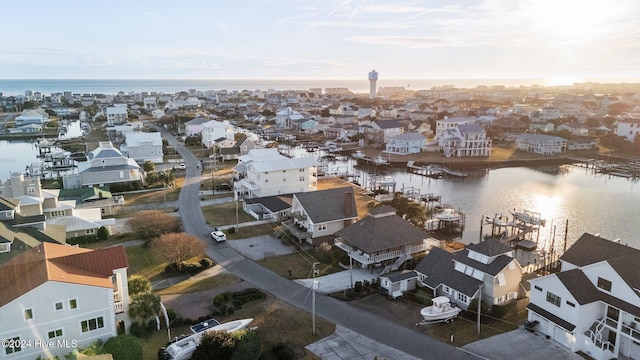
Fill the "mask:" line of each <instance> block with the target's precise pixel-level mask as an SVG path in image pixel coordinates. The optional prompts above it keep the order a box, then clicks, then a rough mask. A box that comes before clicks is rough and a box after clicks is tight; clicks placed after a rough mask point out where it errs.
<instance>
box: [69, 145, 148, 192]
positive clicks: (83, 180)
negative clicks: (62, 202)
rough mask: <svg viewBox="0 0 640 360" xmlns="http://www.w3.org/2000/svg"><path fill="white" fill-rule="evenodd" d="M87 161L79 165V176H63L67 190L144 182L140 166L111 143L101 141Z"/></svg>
mask: <svg viewBox="0 0 640 360" xmlns="http://www.w3.org/2000/svg"><path fill="white" fill-rule="evenodd" d="M87 160H88V161H83V162H79V163H78V173H77V174H68V175H63V185H64V188H65V189H79V188H82V187H88V186H104V185H106V184H119V183H132V182H137V183H143V181H144V178H143V175H142V171H141V170H140V165H138V163H137V162H136V161H135V160H134V159H129V158H127V157H125V156H124V155H123V154H122V152H120V150H118V149H117V148H116V147H114V146H113V144H112V143H111V142H110V141H101V142H100V143H99V146H98V147H97V148H96V149H94V150H93V151H91V152H90V153H89V154H88V156H87Z"/></svg>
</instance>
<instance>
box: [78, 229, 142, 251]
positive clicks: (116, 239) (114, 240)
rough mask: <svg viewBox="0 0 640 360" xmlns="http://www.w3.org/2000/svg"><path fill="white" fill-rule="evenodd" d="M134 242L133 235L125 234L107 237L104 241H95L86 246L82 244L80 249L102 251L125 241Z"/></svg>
mask: <svg viewBox="0 0 640 360" xmlns="http://www.w3.org/2000/svg"><path fill="white" fill-rule="evenodd" d="M131 240H136V237H135V235H134V234H133V233H130V232H127V233H122V234H118V235H112V236H109V238H107V239H105V240H100V241H95V242H92V243H88V244H82V247H84V248H87V249H94V250H95V249H102V248H106V247H109V246H113V245H117V244H120V243H123V242H126V241H131Z"/></svg>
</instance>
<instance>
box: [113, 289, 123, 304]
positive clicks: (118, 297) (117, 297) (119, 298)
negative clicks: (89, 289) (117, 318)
mask: <svg viewBox="0 0 640 360" xmlns="http://www.w3.org/2000/svg"><path fill="white" fill-rule="evenodd" d="M113 302H114V303H116V302H122V296H121V294H120V291H114V292H113Z"/></svg>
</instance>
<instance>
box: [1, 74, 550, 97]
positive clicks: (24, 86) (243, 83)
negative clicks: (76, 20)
mask: <svg viewBox="0 0 640 360" xmlns="http://www.w3.org/2000/svg"><path fill="white" fill-rule="evenodd" d="M544 83H545V80H543V79H379V80H378V81H377V83H376V86H377V87H378V88H380V87H405V88H407V89H409V90H426V89H430V88H432V87H434V86H443V85H454V86H456V87H459V88H473V87H476V86H479V85H486V86H492V85H504V86H508V87H512V86H531V85H534V84H540V85H544ZM312 88H321V89H326V88H348V89H349V90H351V91H352V92H355V93H368V92H369V80H367V79H366V78H364V79H362V80H356V79H350V80H338V79H327V80H264V79H262V80H255V79H254V80H170V79H166V80H135V79H134V80H131V79H127V80H104V79H16V80H14V79H11V80H7V79H4V80H2V79H0V92H1V93H3V95H4V96H15V95H24V93H25V91H26V90H31V91H33V92H41V93H43V94H45V95H49V94H51V93H62V92H65V91H71V92H72V93H80V94H85V93H88V94H117V93H118V92H120V91H122V92H124V93H130V92H135V93H140V92H143V91H146V92H157V93H169V94H173V93H176V92H180V91H188V90H189V89H195V90H197V91H207V90H229V91H233V90H238V91H240V90H250V91H253V90H268V89H274V90H309V89H312Z"/></svg>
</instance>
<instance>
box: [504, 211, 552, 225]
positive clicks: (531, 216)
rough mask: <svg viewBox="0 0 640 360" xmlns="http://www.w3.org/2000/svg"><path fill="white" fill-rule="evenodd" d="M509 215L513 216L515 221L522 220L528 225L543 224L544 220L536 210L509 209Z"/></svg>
mask: <svg viewBox="0 0 640 360" xmlns="http://www.w3.org/2000/svg"><path fill="white" fill-rule="evenodd" d="M511 215H513V217H514V218H515V220H516V221H520V222H523V223H525V224H528V225H542V226H544V225H545V223H546V221H545V219H542V218H541V217H540V214H539V213H537V212H533V211H529V210H523V211H515V210H514V211H511Z"/></svg>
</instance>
